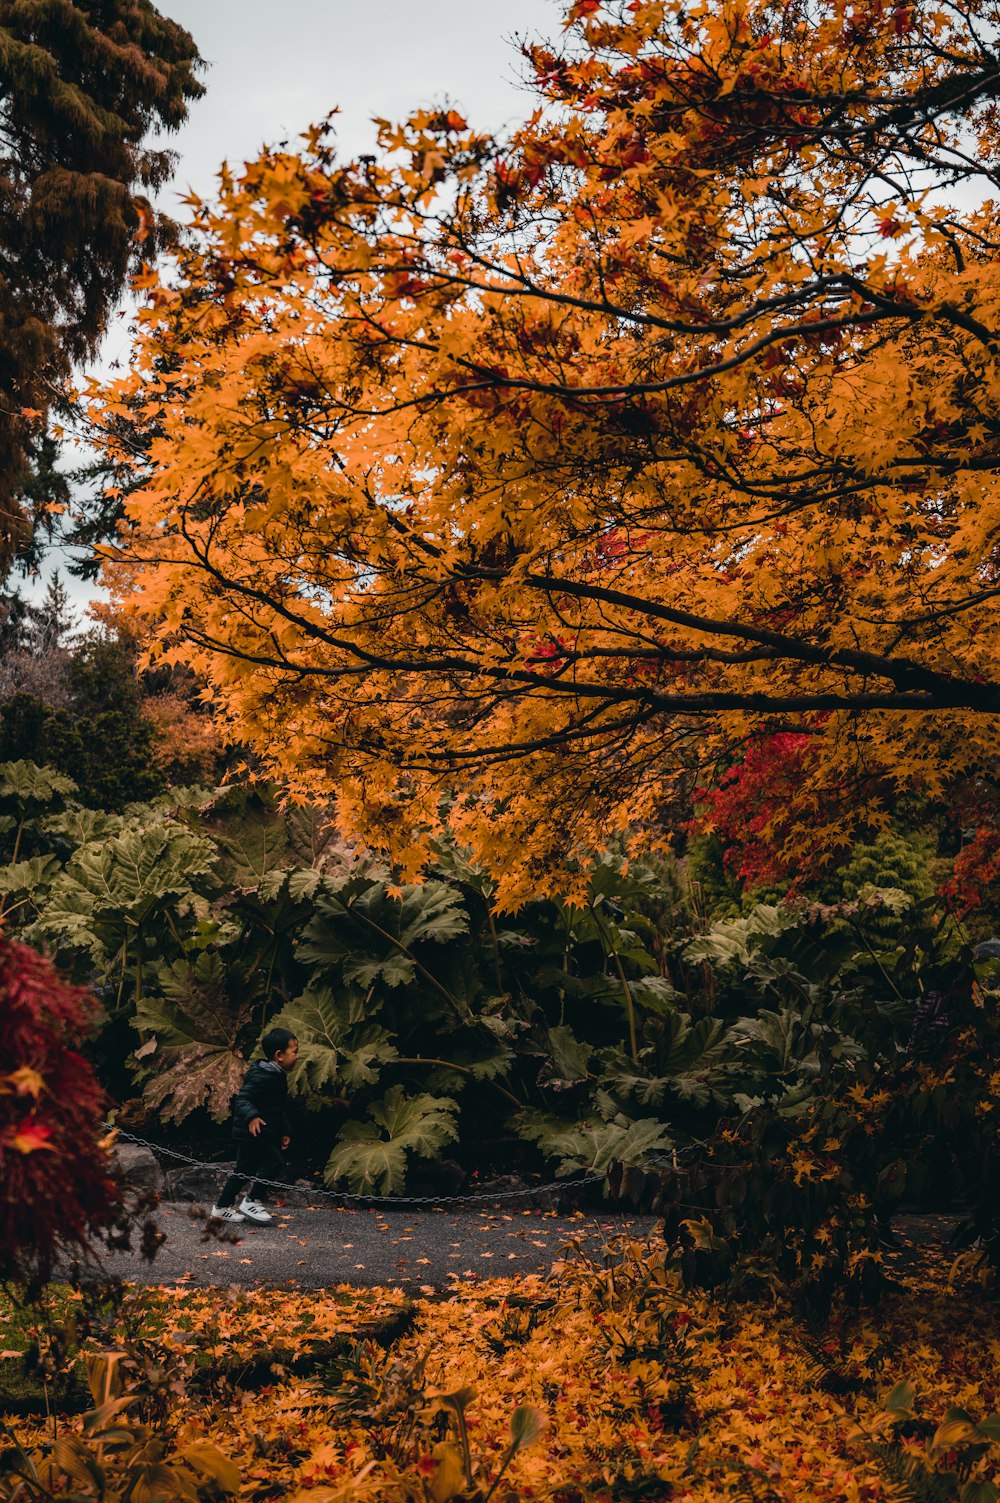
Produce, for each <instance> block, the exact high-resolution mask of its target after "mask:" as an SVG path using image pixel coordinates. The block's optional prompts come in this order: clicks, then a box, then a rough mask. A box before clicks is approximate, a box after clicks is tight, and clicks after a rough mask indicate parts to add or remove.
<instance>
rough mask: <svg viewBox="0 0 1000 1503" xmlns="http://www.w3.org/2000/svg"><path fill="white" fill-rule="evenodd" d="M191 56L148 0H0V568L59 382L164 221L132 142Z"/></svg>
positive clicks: (153, 126) (191, 88) (154, 124)
mask: <svg viewBox="0 0 1000 1503" xmlns="http://www.w3.org/2000/svg"><path fill="white" fill-rule="evenodd" d="M199 63H200V58H199V56H198V52H197V49H196V47H195V45H194V42H193V41H192V39H191V37H190V36H189V35H188V33H187V32H186V31H185V30H183V28H182V27H180V26H178V25H177V24H176V23H175V22H173V21H170V20H168V19H167V18H165V17H163V16H161V15H160V14H159V12H158V11H156V10H155V9H154V7H153V6H152V4H150V0H0V569H2V568H4V567H5V566H6V565H7V564H8V563H9V561H10V558H11V556H12V554H13V553H14V551H15V549H16V548H17V547H18V546H19V545H20V544H22V543H24V542H25V540H26V538H27V536H28V533H29V531H30V526H29V519H28V518H27V516H26V512H27V510H28V507H27V506H26V504H25V503H26V502H30V501H31V500H32V499H34V498H33V497H32V491H33V484H32V468H33V459H35V458H36V457H37V456H39V455H41V457H42V458H43V459H44V457H45V452H46V451H45V449H44V437H45V426H46V419H47V415H48V411H49V408H50V406H51V405H52V403H53V400H55V399H56V398H57V394H58V387H59V382H60V381H61V379H62V378H64V377H65V375H66V374H67V372H68V370H69V369H70V367H71V366H72V365H73V363H74V362H77V361H79V360H82V359H83V358H85V357H87V356H89V355H91V354H93V352H94V350H95V349H96V347H97V344H98V342H99V340H100V337H101V334H102V332H103V330H104V326H105V323H106V320H107V318H108V315H109V313H110V311H111V309H112V306H113V304H114V303H115V301H116V299H117V298H118V297H119V296H120V294H121V292H122V291H123V289H124V286H125V283H126V280H127V278H128V276H129V273H130V272H131V271H133V270H136V269H138V267H139V265H140V264H141V261H142V259H143V258H148V257H149V256H150V255H151V254H152V253H153V252H155V250H156V249H157V246H158V244H159V243H161V242H162V241H163V240H164V238H165V237H166V236H167V234H168V232H169V223H168V221H166V220H165V219H164V218H163V217H162V216H159V215H156V214H155V213H154V212H153V211H152V210H151V209H150V207H149V204H148V201H147V200H146V199H145V198H143V197H142V196H141V195H142V194H143V193H145V192H155V191H156V190H157V189H158V188H159V187H160V186H161V185H162V184H163V183H164V182H165V181H166V179H167V178H168V177H169V175H170V172H171V169H172V163H173V156H172V153H170V152H169V151H165V150H162V149H154V148H152V147H150V146H149V145H147V144H145V142H146V137H147V135H148V134H149V133H150V132H156V131H160V130H172V129H176V127H177V126H179V125H180V124H181V122H182V121H183V120H184V119H185V117H186V114H187V104H188V101H189V100H190V99H194V98H197V97H198V96H199V95H200V94H201V93H202V86H201V84H200V83H199V82H198V81H197V79H196V77H195V69H196V68H197V67H198V65H199Z"/></svg>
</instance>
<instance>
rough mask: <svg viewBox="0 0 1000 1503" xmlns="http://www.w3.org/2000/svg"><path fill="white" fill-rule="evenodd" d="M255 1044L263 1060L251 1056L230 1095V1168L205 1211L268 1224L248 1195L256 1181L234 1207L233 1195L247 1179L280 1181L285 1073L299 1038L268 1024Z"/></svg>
mask: <svg viewBox="0 0 1000 1503" xmlns="http://www.w3.org/2000/svg"><path fill="white" fill-rule="evenodd" d="M261 1048H262V1049H263V1051H264V1058H263V1059H256V1060H254V1062H253V1064H252V1065H251V1066H250V1068H249V1070H248V1071H247V1076H246V1079H245V1080H244V1082H243V1085H242V1086H241V1087H240V1090H239V1092H238V1093H237V1095H235V1096H234V1097H233V1141H234V1142H235V1143H236V1145H237V1148H236V1169H235V1170H234V1172H233V1173H232V1174H231V1175H230V1176H229V1178H228V1179H227V1180H226V1183H225V1185H224V1186H223V1188H222V1194H221V1195H220V1196H219V1199H218V1201H217V1202H216V1204H215V1205H214V1206H213V1207H212V1209H211V1212H210V1213H209V1214H210V1217H211V1219H212V1220H213V1221H252V1222H253V1224H254V1225H255V1226H270V1224H271V1222H272V1221H273V1220H274V1217H273V1216H271V1215H270V1214H269V1212H268V1211H267V1210H266V1209H265V1207H264V1206H262V1205H261V1203H260V1201H259V1200H257V1199H256V1198H255V1196H254V1191H255V1190H256V1189H257V1188H258V1186H257V1184H256V1183H253V1184H251V1185H250V1187H249V1189H248V1190H247V1193H246V1194H245V1195H244V1197H243V1199H242V1200H241V1201H240V1204H239V1208H237V1206H236V1197H237V1195H238V1194H239V1192H240V1189H241V1188H242V1186H243V1185H244V1184H245V1183H246V1181H247V1180H248V1179H249V1180H253V1181H256V1179H257V1178H258V1177H259V1178H260V1179H280V1178H281V1175H282V1173H283V1171H284V1167H285V1165H284V1160H283V1159H282V1157H281V1150H282V1149H284V1148H287V1147H288V1144H289V1142H290V1141H291V1140H290V1138H289V1136H288V1116H287V1105H288V1071H289V1070H290V1069H291V1068H292V1066H293V1065H294V1063H295V1061H296V1059H298V1055H299V1041H298V1039H297V1038H296V1037H295V1035H294V1033H291V1032H290V1031H289V1030H288V1029H287V1028H272V1029H270V1031H269V1032H268V1033H265V1035H264V1037H263V1038H262V1039H261ZM279 1144H280V1145H281V1146H280V1147H279Z"/></svg>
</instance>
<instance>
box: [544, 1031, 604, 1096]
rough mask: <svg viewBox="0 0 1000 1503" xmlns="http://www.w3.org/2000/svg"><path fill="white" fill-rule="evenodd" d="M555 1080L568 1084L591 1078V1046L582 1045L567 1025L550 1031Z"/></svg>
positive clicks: (550, 1047)
mask: <svg viewBox="0 0 1000 1503" xmlns="http://www.w3.org/2000/svg"><path fill="white" fill-rule="evenodd" d="M548 1040H549V1049H550V1051H551V1054H552V1070H553V1079H554V1080H556V1081H565V1082H567V1083H570V1082H573V1081H580V1080H589V1078H590V1059H591V1055H592V1054H593V1052H594V1050H593V1046H592V1045H591V1044H586V1043H582V1042H581V1041H580V1040H579V1039H578V1038H577V1037H576V1034H575V1033H574V1032H573V1030H572V1028H570V1027H569V1026H568V1025H567V1024H565V1023H560V1024H559V1025H558V1026H557V1027H556V1028H550V1029H549V1030H548Z"/></svg>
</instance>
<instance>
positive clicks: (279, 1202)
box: [264, 1179, 326, 1211]
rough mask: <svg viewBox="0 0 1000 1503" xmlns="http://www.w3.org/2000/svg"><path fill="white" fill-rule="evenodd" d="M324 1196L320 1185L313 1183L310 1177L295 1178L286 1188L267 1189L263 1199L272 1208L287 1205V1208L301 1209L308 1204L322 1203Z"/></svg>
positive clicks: (308, 1205)
mask: <svg viewBox="0 0 1000 1503" xmlns="http://www.w3.org/2000/svg"><path fill="white" fill-rule="evenodd" d="M325 1198H326V1197H325V1196H324V1195H323V1193H322V1187H321V1186H320V1185H316V1184H314V1183H313V1181H312V1180H311V1179H297V1180H296V1181H295V1183H294V1184H292V1185H289V1186H288V1189H287V1190H269V1191H268V1193H267V1195H266V1196H265V1197H264V1200H265V1203H266V1204H267V1205H268V1206H271V1207H272V1208H273V1207H275V1206H277V1207H278V1208H279V1209H284V1208H286V1207H287V1209H288V1210H295V1211H301V1210H303V1209H308V1207H310V1206H321V1205H323V1203H324V1201H325Z"/></svg>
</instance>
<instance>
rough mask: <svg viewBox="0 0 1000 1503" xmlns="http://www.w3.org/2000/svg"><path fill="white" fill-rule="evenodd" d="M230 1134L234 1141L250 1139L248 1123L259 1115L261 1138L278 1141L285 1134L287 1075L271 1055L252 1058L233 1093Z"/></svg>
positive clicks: (286, 1127)
mask: <svg viewBox="0 0 1000 1503" xmlns="http://www.w3.org/2000/svg"><path fill="white" fill-rule="evenodd" d="M232 1107H233V1137H234V1138H235V1140H236V1142H237V1143H246V1142H249V1141H250V1138H251V1136H252V1135H251V1132H250V1123H251V1122H252V1121H253V1119H254V1117H263V1119H264V1124H265V1125H264V1126H263V1127H262V1128H261V1130H260V1138H261V1139H265V1140H266V1139H272V1140H273V1141H274V1142H276V1143H277V1142H280V1141H281V1139H282V1138H287V1137H288V1136H289V1127H288V1076H287V1075H286V1074H285V1072H284V1070H283V1069H282V1068H281V1066H280V1065H279V1064H276V1063H275V1061H274V1060H273V1059H255V1060H254V1062H253V1064H252V1065H251V1066H250V1068H249V1070H248V1071H247V1075H246V1079H245V1080H244V1082H243V1084H242V1086H241V1087H240V1089H239V1090H238V1091H237V1093H236V1095H235V1096H234V1097H233V1101H232Z"/></svg>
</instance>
